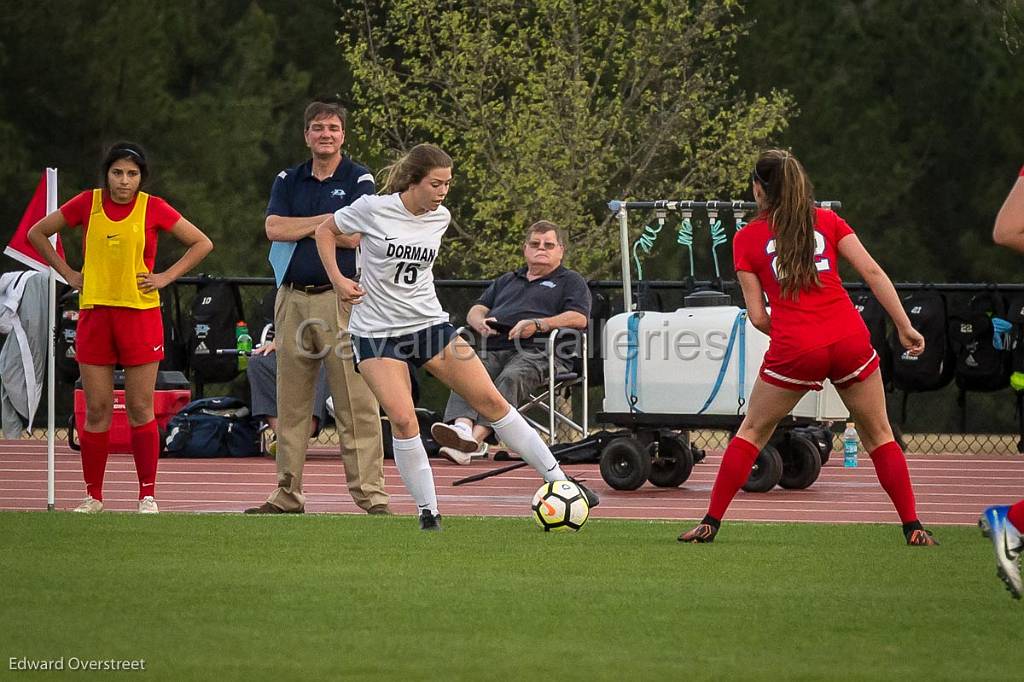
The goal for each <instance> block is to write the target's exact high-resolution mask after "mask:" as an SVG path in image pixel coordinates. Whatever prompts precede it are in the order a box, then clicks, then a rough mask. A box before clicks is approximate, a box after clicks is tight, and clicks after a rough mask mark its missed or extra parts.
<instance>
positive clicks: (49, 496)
mask: <svg viewBox="0 0 1024 682" xmlns="http://www.w3.org/2000/svg"><path fill="white" fill-rule="evenodd" d="M56 210H57V169H56V168H47V169H46V215H50V214H51V213H53V212H54V211H56ZM49 280H50V281H49V293H48V295H47V301H48V303H47V308H48V316H47V319H48V320H49V323H50V333H49V334H47V339H48V341H47V343H48V345H47V352H46V358H47V360H46V376H47V381H46V509H47V511H53V510H54V509H56V504H55V501H56V500H55V497H56V495H55V493H56V490H55V485H54V482H55V478H56V476H55V473H56V457H55V452H54V450H55V435H56V434H55V433H54V421H55V420H56V407H55V403H56V398H57V376H56V370H57V363H56V356H55V353H56V344H55V337H56V334H57V271H56V270H54V269H53V268H52V267H51V268H50V273H49Z"/></svg>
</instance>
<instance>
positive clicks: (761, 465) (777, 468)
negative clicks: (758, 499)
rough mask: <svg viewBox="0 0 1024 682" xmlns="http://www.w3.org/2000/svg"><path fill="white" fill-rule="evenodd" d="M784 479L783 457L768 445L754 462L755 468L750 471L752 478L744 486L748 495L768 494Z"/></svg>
mask: <svg viewBox="0 0 1024 682" xmlns="http://www.w3.org/2000/svg"><path fill="white" fill-rule="evenodd" d="M781 477H782V455H780V454H779V450H778V448H776V447H775V446H774V445H771V444H768V445H765V446H764V449H763V450H761V452H760V453H759V454H758V455H757V459H756V460H754V468H753V469H751V470H750V478H748V479H747V482H746V483H744V484H743V489H744V490H746V491H747V492H748V493H766V492H768V491H769V490H771V489H772V488H774V487H775V485H776V484H777V483H778V482H779V479H780V478H781Z"/></svg>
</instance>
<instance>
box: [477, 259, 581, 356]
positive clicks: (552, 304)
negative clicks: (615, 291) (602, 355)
mask: <svg viewBox="0 0 1024 682" xmlns="http://www.w3.org/2000/svg"><path fill="white" fill-rule="evenodd" d="M526 272H527V268H526V267H525V266H524V267H521V268H519V269H518V270H515V271H513V272H506V273H505V274H504V275H502V276H501V277H499V278H498V279H496V280H494V281H493V282H491V285H490V286H489V287H487V289H486V290H485V291H484V293H483V294H482V295H481V296H480V298H479V299H478V300H477V303H478V304H479V305H482V306H484V307H486V308H487V309H488V313H487V315H486V317H493V318H495V319H496V320H497V321H498V322H500V323H502V324H506V325H508V326H510V327H512V326H515V324H516V323H517V322H519V321H520V320H530V319H534V318H538V319H539V318H543V317H554V316H555V315H560V314H561V313H564V312H567V311H569V310H574V311H576V312H578V313H580V314H582V315H583V316H584V317H586V318H588V319H589V317H590V289H589V288H587V282H586V280H584V279H583V276H582V275H580V274H579V273H578V272H576V271H574V270H569V269H568V268H566V267H564V266H562V265H559V266H558V267H557V268H555V269H554V270H552V271H551V272H550V273H549V274H548V275H547V276H546V277H538V278H537V279H535V280H533V281H532V282H531V281H530V280H529V279H527V277H526ZM531 338H532V339H534V340H535V343H536V342H539V341H541V340H542V339H545V338H547V334H535V335H534V336H533V337H531ZM484 346H486V347H487V348H490V349H492V350H499V349H501V348H505V347H512V346H513V344H512V342H510V341H509V340H508V338H507V337H506V336H504V335H499V336H491V337H488V338H487V339H486V340H485V342H484Z"/></svg>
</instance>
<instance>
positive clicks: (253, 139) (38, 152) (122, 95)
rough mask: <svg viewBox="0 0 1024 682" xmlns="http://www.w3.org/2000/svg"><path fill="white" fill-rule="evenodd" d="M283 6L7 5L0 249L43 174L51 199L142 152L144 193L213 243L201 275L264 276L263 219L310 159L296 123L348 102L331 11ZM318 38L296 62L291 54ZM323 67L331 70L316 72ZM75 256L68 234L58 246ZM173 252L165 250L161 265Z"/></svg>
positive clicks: (2, 47)
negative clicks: (288, 170)
mask: <svg viewBox="0 0 1024 682" xmlns="http://www.w3.org/2000/svg"><path fill="white" fill-rule="evenodd" d="M292 5H293V3H290V2H286V1H285V0H279V1H264V2H251V1H249V0H245V1H243V0H228V1H225V2H220V1H214V0H176V1H175V2H169V3H128V4H123V5H120V4H103V3H100V4H97V3H94V2H88V1H86V0H66V1H61V2H52V1H51V2H42V3H19V4H8V5H6V6H5V9H3V10H2V14H3V20H4V24H5V25H9V26H17V27H18V28H19V30H18V31H10V32H6V31H5V32H4V35H3V36H2V37H0V64H2V65H3V69H4V78H3V79H0V182H2V183H3V186H4V188H5V189H6V190H7V191H5V192H4V193H3V194H2V196H0V215H2V216H3V218H4V220H3V225H2V227H3V229H2V230H0V238H2V239H3V241H4V243H5V244H6V241H7V239H9V237H10V232H11V230H13V227H14V225H15V224H16V223H17V220H18V217H20V213H21V211H22V210H23V208H24V205H25V203H26V202H27V200H28V197H29V196H31V192H32V189H33V187H34V185H35V183H36V182H37V181H38V178H39V173H40V171H41V170H42V168H43V167H44V166H47V165H49V166H56V167H57V168H58V169H59V171H60V179H59V183H60V196H59V199H60V201H66V200H67V199H69V198H70V197H71V196H73V195H74V194H76V193H77V192H79V191H81V190H83V189H88V188H91V187H95V186H97V183H98V182H99V181H100V178H99V177H97V175H98V166H99V162H100V160H101V158H102V153H103V151H104V149H105V147H106V146H107V145H109V144H111V143H113V142H115V141H117V140H119V139H130V140H135V141H138V142H140V143H141V144H142V145H143V146H144V147H145V148H146V149H147V151H148V153H149V156H150V165H151V168H152V170H153V176H152V181H151V183H150V186H149V187H148V189H149V191H151V192H153V193H154V194H158V195H160V196H163V197H165V198H166V199H168V200H169V201H170V202H171V204H172V205H173V206H174V207H175V208H177V209H179V210H180V211H181V212H182V213H183V214H184V215H185V216H186V217H188V218H189V219H190V220H192V221H193V222H194V223H195V224H196V225H198V226H199V227H200V228H201V229H202V230H204V231H206V232H207V233H208V234H209V235H210V236H211V238H212V239H213V240H214V243H215V245H216V247H217V248H216V250H215V251H214V253H213V254H212V255H211V257H210V258H209V259H208V260H207V261H206V262H205V263H204V264H203V265H202V266H201V267H202V269H203V270H204V271H207V272H212V273H216V274H231V275H269V274H270V267H269V265H268V264H267V262H266V254H267V249H268V247H269V244H268V242H267V239H266V236H265V233H264V231H263V220H264V218H263V213H264V209H265V207H266V204H267V197H268V195H269V191H270V186H271V183H272V182H273V179H274V176H275V175H276V174H277V173H278V172H279V171H280V170H281V169H282V168H284V167H286V166H289V165H293V164H295V163H297V162H299V161H301V160H302V159H303V158H305V157H306V156H307V155H308V151H307V150H306V149H305V147H304V146H303V143H302V120H301V116H302V109H303V107H304V105H305V103H306V101H307V99H308V98H309V97H311V96H313V95H314V94H316V93H325V92H326V93H328V94H330V93H337V92H341V91H343V90H344V89H345V84H344V76H343V74H341V73H340V70H339V69H338V68H337V64H338V62H339V58H338V55H337V53H336V50H335V48H333V40H334V30H335V25H334V24H333V23H332V21H331V17H332V16H333V14H334V12H333V8H332V7H331V6H330V5H328V4H326V3H321V4H319V5H318V6H314V7H312V8H311V7H307V6H305V5H303V6H301V7H293V6H292ZM305 40H318V41H319V42H320V45H321V46H322V49H321V50H311V51H309V55H304V59H303V62H302V63H301V64H300V63H297V62H295V61H293V59H292V57H293V56H294V52H295V51H296V48H297V47H298V45H299V44H300V42H301V41H305ZM325 52H326V60H327V61H328V64H324V61H325V57H324V54H325ZM65 234H66V235H67V238H68V240H69V242H70V243H71V246H72V248H71V249H70V255H69V258H70V259H71V260H72V261H73V262H74V261H76V259H77V258H78V249H77V248H75V246H76V243H77V239H78V236H77V235H76V234H75V233H74V232H70V233H69V232H66V233H65ZM178 253H180V249H179V248H178V247H177V245H176V242H174V240H173V239H166V240H165V243H164V244H162V245H161V248H160V252H159V259H158V260H159V262H158V264H157V267H158V268H160V267H165V266H166V264H167V263H168V262H170V261H171V260H172V259H173V258H176V257H177V255H178Z"/></svg>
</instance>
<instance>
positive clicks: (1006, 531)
mask: <svg viewBox="0 0 1024 682" xmlns="http://www.w3.org/2000/svg"><path fill="white" fill-rule="evenodd" d="M1009 509H1010V508H1009V507H1008V506H995V507H989V508H988V509H986V510H985V513H984V514H982V517H981V520H979V521H978V525H979V526H980V527H981V529H982V533H983V534H984V533H985V531H986V530H987V531H988V537H989V539H990V540H992V547H993V549H994V550H995V553H996V575H997V576H999V579H1000V580H1002V581H1003V582H1004V583H1005V584H1006V589H1007V590H1009V591H1010V594H1011V595H1012V596H1013V598H1014V599H1020V598H1021V596H1022V595H1024V581H1022V580H1021V576H1020V556H1021V553H1022V552H1024V538H1022V537H1021V534H1020V531H1018V530H1017V528H1015V527H1014V525H1013V524H1012V523H1010V521H1009V519H1007V518H1006V512H1007V511H1009Z"/></svg>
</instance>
